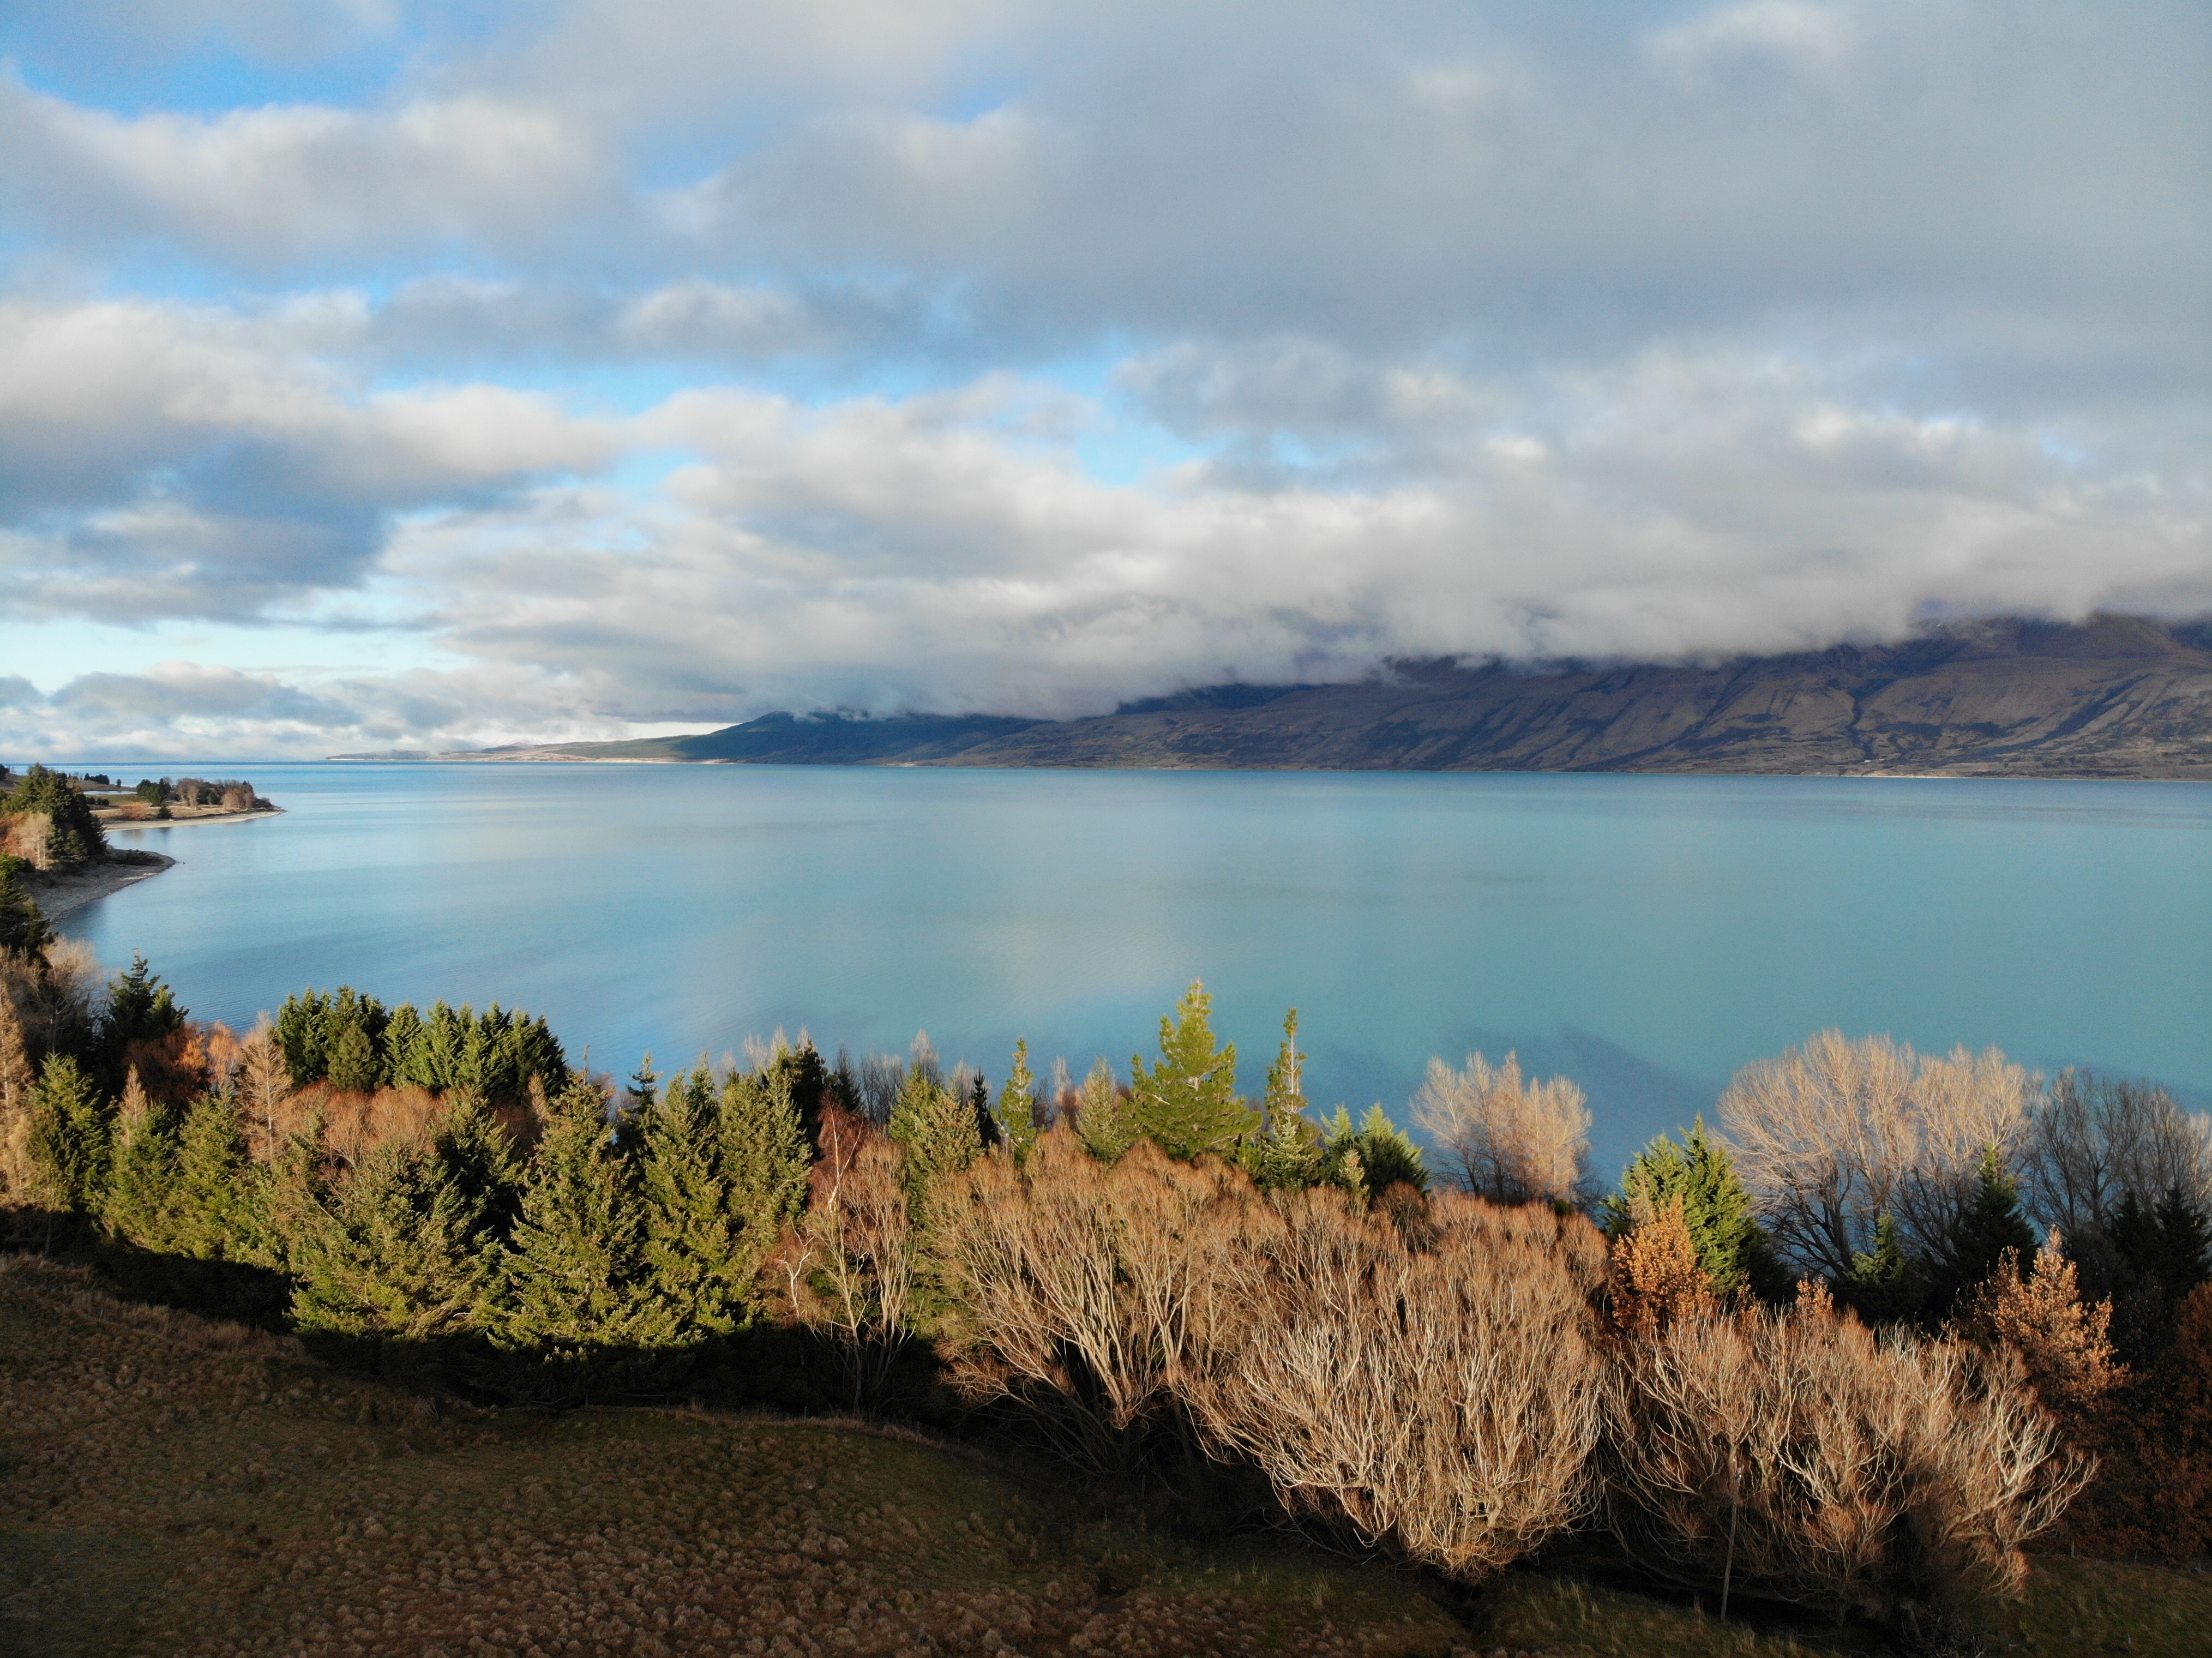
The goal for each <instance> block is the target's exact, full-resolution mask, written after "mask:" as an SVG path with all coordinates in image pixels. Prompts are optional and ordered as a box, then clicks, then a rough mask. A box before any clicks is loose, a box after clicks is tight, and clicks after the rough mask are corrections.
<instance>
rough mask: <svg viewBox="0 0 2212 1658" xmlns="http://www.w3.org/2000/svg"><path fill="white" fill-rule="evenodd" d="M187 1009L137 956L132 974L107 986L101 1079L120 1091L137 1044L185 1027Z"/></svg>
mask: <svg viewBox="0 0 2212 1658" xmlns="http://www.w3.org/2000/svg"><path fill="white" fill-rule="evenodd" d="M184 1023H185V1010H184V1009H182V1008H181V1007H179V1006H178V1005H177V999H176V996H175V994H174V993H173V992H172V991H171V990H170V988H169V987H168V986H167V985H165V984H163V983H162V982H161V975H158V974H156V973H155V971H154V969H152V968H151V967H150V966H149V964H148V963H147V961H146V958H145V957H143V956H140V955H135V954H134V955H133V956H132V957H131V967H130V969H129V971H127V972H124V973H118V974H117V975H115V977H114V979H113V980H112V981H110V983H109V985H108V987H107V1005H106V1008H104V1009H103V1010H102V1011H101V1012H100V1072H101V1080H102V1081H103V1082H104V1083H105V1084H106V1085H108V1086H109V1087H112V1088H117V1089H119V1088H120V1087H121V1086H122V1085H123V1074H124V1072H125V1070H126V1069H127V1068H128V1066H129V1065H130V1063H131V1044H132V1043H134V1042H148V1041H153V1040H156V1039H158V1038H160V1037H163V1036H167V1035H173V1034H174V1033H175V1032H176V1031H178V1030H179V1029H182V1028H183V1025H184Z"/></svg>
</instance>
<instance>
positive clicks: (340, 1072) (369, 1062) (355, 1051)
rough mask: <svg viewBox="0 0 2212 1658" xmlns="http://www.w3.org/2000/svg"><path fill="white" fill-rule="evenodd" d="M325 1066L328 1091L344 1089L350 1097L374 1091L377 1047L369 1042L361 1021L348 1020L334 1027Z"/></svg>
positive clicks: (376, 1076) (376, 1071)
mask: <svg viewBox="0 0 2212 1658" xmlns="http://www.w3.org/2000/svg"><path fill="white" fill-rule="evenodd" d="M334 1023H336V1022H334ZM327 1063H328V1065H329V1067H330V1078H331V1087H333V1088H337V1089H343V1090H344V1091H346V1092H347V1093H349V1094H369V1093H374V1091H375V1090H376V1087H377V1084H378V1081H379V1078H378V1072H379V1071H380V1066H378V1064H377V1060H376V1044H375V1043H374V1042H372V1041H370V1039H369V1035H368V1029H367V1028H366V1027H365V1026H364V1025H363V1024H362V1022H361V1021H360V1020H358V1019H347V1020H345V1021H343V1023H336V1034H335V1035H332V1036H331V1042H330V1048H329V1049H328V1058H327Z"/></svg>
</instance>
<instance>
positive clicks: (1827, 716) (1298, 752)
mask: <svg viewBox="0 0 2212 1658" xmlns="http://www.w3.org/2000/svg"><path fill="white" fill-rule="evenodd" d="M2197 631H2198V630H2185V631H2183V632H2181V633H2177V632H2176V630H2174V629H2168V628H2166V627H2162V626H2160V625H2159V624H2157V623H2150V622H2144V621H2140V620H2136V619H2133V618H2126V617H2108V618H2100V619H2099V620H2097V621H2095V622H2093V623H2089V624H2087V626H2083V627H2079V628H2065V627H2053V626H2047V625H2043V624H2038V623H2019V622H2001V623H1982V624H1978V625H1976V626H1974V627H1972V628H1970V629H1954V630H1951V631H1948V632H1945V633H1942V634H1940V635H1933V636H1930V637H1928V638H1925V639H1922V640H1917V641H1912V642H1911V643H1909V644H1905V645H1898V646H1884V647H1854V646H1839V647H1836V648H1834V649H1832V650H1827V651H1821V652H1817V653H1805V654H1802V655H1793V656H1776V657H1756V658H1746V659H1737V660H1735V661H1732V662H1727V663H1723V664H1720V665H1716V666H1711V667H1667V666H1643V667H1623V668H1612V669H1605V670H1589V671H1578V670H1574V669H1569V670H1566V671H1557V672H1542V673H1531V672H1527V671H1516V670H1512V669H1507V668H1503V667H1489V668H1477V669H1469V668H1462V667H1458V666H1455V665H1451V664H1449V663H1425V664H1399V665H1396V671H1395V672H1394V673H1393V674H1392V675H1391V676H1390V677H1388V678H1386V679H1379V680H1376V681H1375V682H1372V683H1366V684H1360V685H1328V686H1318V687H1310V688H1299V689H1286V690H1285V691H1284V692H1283V693H1282V694H1280V695H1276V696H1273V697H1272V698H1270V699H1269V700H1267V701H1264V702H1261V703H1259V704H1258V705H1257V706H1249V707H1237V708H1217V707H1208V706H1206V705H1205V697H1204V694H1202V693H1200V694H1197V695H1193V696H1190V697H1187V698H1182V699H1169V701H1170V704H1173V703H1176V702H1178V701H1179V702H1182V703H1183V704H1185V706H1180V707H1177V706H1166V707H1160V706H1144V707H1140V708H1131V709H1129V710H1127V711H1124V712H1122V713H1119V714H1110V715H1107V716H1104V717H1103V718H1099V719H1095V720H1065V721H1051V722H1044V723H1040V724H1038V725H1035V726H1028V727H1026V728H1024V729H1023V730H1021V731H1018V732H1012V733H1010V734H1007V735H1006V736H1003V737H998V738H993V739H991V740H988V741H986V742H981V743H978V744H975V745H974V746H972V747H969V748H966V749H963V750H961V751H960V752H959V753H958V754H957V755H951V756H945V757H944V758H942V759H939V760H937V761H936V762H937V763H940V764H949V765H962V766H1162V767H1277V768H1331V769H1344V770H1374V769H1387V770H1444V771H1453V770H1473V771H1638V772H1735V773H1743V772H1753V773H1808V772H1827V773H1835V772H1847V773H1868V774H1881V773H1899V772H1912V773H1926V772H1940V773H1947V774H1954V775H1960V776H1990V775H2005V776H2026V777H2173V778H2203V779H2208V780H2212V654H2208V653H2207V652H2206V651H2205V650H2204V649H2203V648H2202V647H2201V646H2200V644H2199V642H2198V641H2197V638H2196V637H2195V634H2196V632H2197ZM917 757H918V756H917ZM932 758H933V759H934V758H935V756H932Z"/></svg>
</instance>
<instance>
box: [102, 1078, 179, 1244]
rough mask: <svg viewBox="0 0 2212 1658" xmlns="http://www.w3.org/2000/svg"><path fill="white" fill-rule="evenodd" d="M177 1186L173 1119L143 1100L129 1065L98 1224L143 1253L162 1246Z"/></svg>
mask: <svg viewBox="0 0 2212 1658" xmlns="http://www.w3.org/2000/svg"><path fill="white" fill-rule="evenodd" d="M177 1181H178V1167H177V1133H176V1118H175V1114H174V1113H173V1112H172V1111H171V1110H170V1109H169V1108H167V1106H163V1105H160V1104H156V1103H155V1102H152V1101H149V1099H148V1098H147V1097H146V1090H145V1089H144V1088H143V1086H141V1085H140V1084H139V1081H138V1072H137V1067H136V1066H133V1067H132V1068H131V1071H130V1072H128V1074H127V1075H126V1076H125V1079H124V1084H123V1100H122V1103H121V1104H120V1106H118V1108H117V1111H116V1114H115V1151H114V1156H113V1158H112V1162H111V1163H110V1165H109V1170H108V1180H107V1192H106V1196H105V1198H104V1199H102V1201H101V1203H100V1224H101V1226H102V1227H103V1228H104V1229H105V1230H106V1232H107V1235H108V1236H110V1237H112V1238H118V1239H120V1240H121V1241H123V1242H126V1243H132V1244H136V1245H137V1246H138V1247H139V1248H143V1249H153V1250H160V1249H162V1248H166V1247H167V1240H168V1233H169V1210H170V1206H171V1203H172V1201H173V1194H174V1191H175V1188H176V1185H177Z"/></svg>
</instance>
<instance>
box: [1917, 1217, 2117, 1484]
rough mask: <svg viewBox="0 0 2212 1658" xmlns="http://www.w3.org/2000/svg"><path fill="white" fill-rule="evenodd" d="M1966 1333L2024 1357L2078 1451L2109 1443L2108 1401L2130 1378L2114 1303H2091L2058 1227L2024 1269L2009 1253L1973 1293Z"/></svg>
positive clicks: (1966, 1307)
mask: <svg viewBox="0 0 2212 1658" xmlns="http://www.w3.org/2000/svg"><path fill="white" fill-rule="evenodd" d="M1958 1325H1959V1333H1960V1334H1961V1335H1962V1336H1964V1337H1965V1338H1966V1339H1967V1340H1969V1341H1971V1342H1972V1343H1973V1344H1974V1345H1976V1346H1978V1347H1983V1348H1988V1349H1996V1348H1999V1347H2003V1348H2008V1349H2010V1350H2011V1351H2014V1352H2015V1353H2017V1354H2019V1355H2020V1358H2021V1363H2022V1364H2023V1365H2024V1366H2025V1367H2026V1368H2027V1376H2028V1379H2029V1381H2031V1382H2033V1384H2034V1386H2035V1391H2036V1394H2037V1395H2038V1397H2039V1398H2040V1399H2041V1400H2043V1402H2044V1404H2045V1406H2048V1407H2049V1408H2050V1410H2051V1413H2052V1414H2053V1415H2055V1416H2056V1417H2057V1418H2058V1419H2059V1421H2060V1422H2061V1423H2063V1424H2065V1427H2066V1429H2067V1435H2068V1437H2069V1438H2070V1439H2071V1440H2072V1441H2073V1442H2075V1444H2077V1445H2094V1444H2096V1443H2097V1442H2099V1441H2100V1439H2101V1437H2102V1433H2101V1424H2100V1419H2099V1418H2100V1416H2101V1414H2102V1412H2103V1407H2104V1405H2105V1401H2106V1397H2107V1395H2109V1394H2111V1393H2112V1389H2113V1388H2117V1387H2118V1386H2119V1385H2120V1384H2121V1383H2122V1382H2124V1381H2125V1380H2126V1379H2127V1370H2126V1367H2125V1366H2124V1365H2122V1364H2120V1363H2118V1362H2117V1361H2116V1360H2115V1359H2114V1357H2113V1353H2112V1339H2111V1332H2112V1303H2111V1302H2109V1301H2100V1302H2095V1303H2090V1304H2087V1305H2084V1304H2083V1303H2082V1300H2081V1284H2080V1281H2079V1279H2078V1278H2077V1276H2076V1274H2075V1267H2074V1263H2073V1262H2072V1261H2070V1260H2067V1258H2066V1254H2065V1249H2064V1245H2063V1241H2062V1240H2061V1239H2060V1237H2059V1235H2058V1232H2057V1229H2056V1228H2053V1229H2052V1230H2051V1234H2050V1236H2048V1237H2047V1238H2046V1239H2045V1241H2044V1245H2043V1248H2041V1249H2039V1250H2038V1251H2037V1252H2036V1256H2035V1262H2034V1265H2033V1266H2032V1267H2031V1268H2030V1269H2028V1270H2027V1271H2026V1272H2023V1271H2021V1264H2020V1257H2019V1255H2018V1254H2015V1252H2014V1251H2012V1250H2010V1249H2008V1250H2006V1251H2005V1252H2004V1253H2003V1254H2002V1255H2001V1256H1999V1257H1998V1259H1997V1266H1996V1271H1995V1272H1992V1273H1990V1276H1989V1278H1987V1279H1985V1280H1984V1282H1982V1283H1981V1284H1978V1285H1976V1286H1975V1287H1974V1289H1973V1290H1972V1291H1970V1292H1969V1293H1968V1295H1967V1296H1966V1299H1965V1302H1964V1303H1963V1305H1962V1306H1961V1308H1960V1314H1959V1318H1958Z"/></svg>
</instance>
